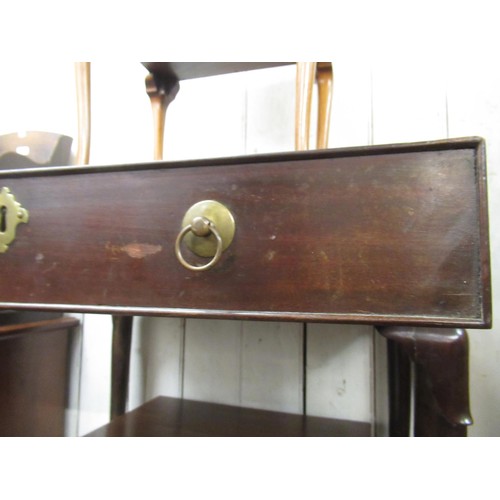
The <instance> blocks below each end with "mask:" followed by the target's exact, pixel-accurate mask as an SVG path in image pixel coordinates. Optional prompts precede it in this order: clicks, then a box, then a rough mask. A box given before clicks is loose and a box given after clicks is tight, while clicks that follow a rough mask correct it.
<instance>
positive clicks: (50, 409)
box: [0, 315, 78, 436]
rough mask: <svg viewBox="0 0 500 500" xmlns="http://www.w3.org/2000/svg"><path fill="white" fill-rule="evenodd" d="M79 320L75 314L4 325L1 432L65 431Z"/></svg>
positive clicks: (0, 356)
mask: <svg viewBox="0 0 500 500" xmlns="http://www.w3.org/2000/svg"><path fill="white" fill-rule="evenodd" d="M20 319H22V315H16V321H19V320H20ZM77 326H78V320H76V319H73V318H54V319H51V320H43V321H34V322H29V323H15V324H10V325H3V326H0V436H64V409H65V408H66V404H67V380H68V368H69V367H68V353H67V349H68V340H69V336H68V332H69V331H70V330H71V329H72V328H75V327H77Z"/></svg>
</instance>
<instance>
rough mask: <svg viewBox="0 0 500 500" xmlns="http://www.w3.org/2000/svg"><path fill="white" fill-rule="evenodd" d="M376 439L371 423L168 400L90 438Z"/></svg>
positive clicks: (117, 421) (146, 406)
mask: <svg viewBox="0 0 500 500" xmlns="http://www.w3.org/2000/svg"><path fill="white" fill-rule="evenodd" d="M370 435H371V428H370V424H368V423H366V422H353V421H347V420H334V419H329V418H320V417H309V416H304V415H292V414H288V413H281V412H273V411H265V410H254V409H250V408H241V407H238V406H229V405H222V404H214V403H203V402H199V401H190V400H185V399H175V398H167V397H157V398H155V399H153V400H151V401H148V402H147V403H145V404H144V405H142V406H140V407H139V408H137V409H135V410H132V411H130V412H129V413H127V414H125V415H121V416H119V417H117V418H115V419H114V420H113V421H112V422H111V423H109V424H108V425H105V426H103V427H101V428H99V429H96V430H95V431H93V432H91V433H90V434H88V436H90V437H105V436H109V437H111V436H115V437H117V436H125V437H178V436H215V437H220V436H224V437H239V436H252V437H258V436H271V437H272V436H285V437H296V436H353V437H367V436H370Z"/></svg>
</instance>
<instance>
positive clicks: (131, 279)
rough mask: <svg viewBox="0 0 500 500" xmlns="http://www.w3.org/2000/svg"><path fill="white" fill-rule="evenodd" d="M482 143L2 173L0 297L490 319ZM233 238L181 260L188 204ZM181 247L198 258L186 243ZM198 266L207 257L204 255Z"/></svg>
mask: <svg viewBox="0 0 500 500" xmlns="http://www.w3.org/2000/svg"><path fill="white" fill-rule="evenodd" d="M483 150H484V144H483V142H482V141H481V140H480V139H475V138H469V139H463V140H452V141H440V142H433V143H421V144H414V145H393V146H385V147H383V146H378V147H363V148H348V149H342V150H323V151H318V152H295V153H286V154H274V155H262V156H245V157H239V158H223V159H215V160H195V161H186V162H175V163H174V162H172V163H166V162H165V163H164V162H156V163H151V164H141V165H126V166H109V167H92V168H66V167H64V168H61V169H50V170H45V169H33V170H27V171H22V172H21V171H17V172H16V171H11V172H5V173H2V174H1V176H0V183H1V184H2V186H3V185H5V186H7V187H9V188H10V189H11V190H12V192H13V193H14V194H15V195H16V198H17V199H18V200H19V201H20V202H21V203H22V205H23V206H24V207H25V208H27V209H28V210H29V212H30V222H29V224H27V225H23V227H20V228H19V230H18V236H17V239H16V241H15V242H14V244H13V245H11V248H10V249H9V250H8V252H7V253H5V254H4V255H2V256H1V259H2V280H1V284H0V301H1V302H2V303H4V305H5V306H11V307H12V305H13V304H15V305H16V307H31V308H32V307H33V306H34V305H36V306H37V307H39V308H48V309H54V308H56V309H57V308H62V309H65V310H75V311H95V312H113V313H116V312H118V313H120V312H121V313H129V314H131V313H134V314H163V315H174V316H188V317H189V316H190V317H220V318H261V319H281V320H301V321H304V320H307V321H339V322H357V323H370V324H406V325H422V324H425V325H440V326H446V325H450V326H451V325H460V326H474V327H487V326H488V325H489V322H490V301H491V298H490V285H489V282H490V277H489V253H488V232H487V213H486V187H485V182H486V181H485V165H484V153H483ZM205 199H214V200H217V201H219V202H221V203H223V204H225V205H226V206H227V207H228V208H229V209H230V210H231V211H232V213H233V215H234V218H235V221H236V235H235V238H234V241H233V243H232V245H231V246H230V247H229V248H228V250H227V251H226V252H224V254H223V256H222V259H221V261H220V262H219V263H218V265H216V266H215V267H214V268H212V269H211V270H209V271H206V272H192V271H189V270H186V269H184V268H183V267H182V266H181V265H180V264H179V263H178V261H177V259H176V257H175V254H174V242H175V239H176V237H177V235H178V233H179V231H180V230H181V221H182V218H183V216H184V213H185V212H186V211H187V209H188V208H189V207H190V206H191V205H193V204H194V203H196V202H198V201H201V200H205ZM183 251H184V252H186V257H187V258H189V259H191V260H192V261H193V262H196V258H195V256H194V255H190V254H189V250H187V249H185V248H184V250H183ZM200 262H201V261H200Z"/></svg>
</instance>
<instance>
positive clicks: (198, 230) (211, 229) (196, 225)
mask: <svg viewBox="0 0 500 500" xmlns="http://www.w3.org/2000/svg"><path fill="white" fill-rule="evenodd" d="M190 231H191V232H192V233H193V234H194V235H196V236H202V237H203V236H209V235H210V234H213V235H214V236H215V239H216V240H217V247H216V251H215V255H214V256H213V258H212V260H211V261H210V262H209V263H208V264H205V265H202V266H193V265H192V264H189V262H187V261H186V260H185V259H184V257H183V256H182V252H181V242H182V240H183V238H184V236H186V234H187V233H189V232H190ZM222 246H223V243H222V238H221V236H220V234H219V231H217V229H216V227H215V224H214V223H213V222H212V221H210V220H208V219H207V218H206V217H195V218H194V219H193V221H192V222H191V224H188V225H187V226H186V227H185V228H184V229H183V230H182V231H181V232H180V233H179V236H177V239H176V240H175V255H176V256H177V259H178V260H179V262H180V263H181V264H182V265H183V266H184V267H185V268H186V269H189V270H190V271H206V270H207V269H210V268H211V267H214V266H215V264H217V262H219V259H220V258H221V255H222Z"/></svg>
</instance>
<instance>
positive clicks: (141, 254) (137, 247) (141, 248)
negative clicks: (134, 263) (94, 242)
mask: <svg viewBox="0 0 500 500" xmlns="http://www.w3.org/2000/svg"><path fill="white" fill-rule="evenodd" d="M162 249H163V247H162V246H161V245H148V244H146V243H129V244H128V245H125V246H123V247H120V246H117V245H112V244H111V243H109V242H108V243H107V244H106V250H108V251H109V252H110V253H111V258H114V259H117V258H118V254H120V253H122V252H124V253H126V254H127V255H128V256H129V257H132V258H133V259H144V258H145V257H148V256H150V255H154V254H156V253H158V252H161V251H162Z"/></svg>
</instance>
